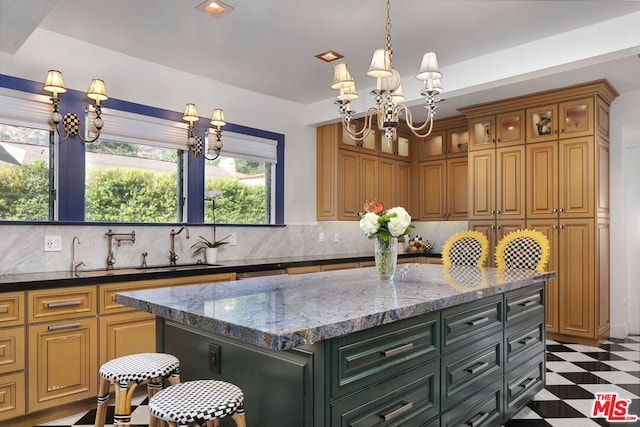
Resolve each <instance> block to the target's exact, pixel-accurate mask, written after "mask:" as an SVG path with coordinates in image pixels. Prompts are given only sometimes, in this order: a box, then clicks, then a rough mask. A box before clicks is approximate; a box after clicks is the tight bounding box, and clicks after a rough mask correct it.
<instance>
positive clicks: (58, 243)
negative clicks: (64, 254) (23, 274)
mask: <svg viewBox="0 0 640 427" xmlns="http://www.w3.org/2000/svg"><path fill="white" fill-rule="evenodd" d="M44 251H45V252H60V251H62V236H44Z"/></svg>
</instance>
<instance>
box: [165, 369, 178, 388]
mask: <svg viewBox="0 0 640 427" xmlns="http://www.w3.org/2000/svg"><path fill="white" fill-rule="evenodd" d="M167 379H168V380H169V384H171V385H176V384H179V383H180V368H178V369H176V370H175V371H173V372H171V374H169V378H167Z"/></svg>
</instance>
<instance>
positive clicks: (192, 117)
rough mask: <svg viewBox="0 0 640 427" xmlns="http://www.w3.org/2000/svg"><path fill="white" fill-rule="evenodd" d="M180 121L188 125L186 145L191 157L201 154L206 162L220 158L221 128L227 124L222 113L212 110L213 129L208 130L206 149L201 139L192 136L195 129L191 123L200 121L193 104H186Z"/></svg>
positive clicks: (217, 109) (218, 109)
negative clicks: (213, 138) (213, 139)
mask: <svg viewBox="0 0 640 427" xmlns="http://www.w3.org/2000/svg"><path fill="white" fill-rule="evenodd" d="M182 120H184V121H185V122H187V123H189V128H188V131H187V132H188V133H187V144H188V146H189V150H191V153H192V154H193V156H194V157H196V156H197V155H198V154H202V156H203V157H204V158H205V159H207V160H215V159H217V158H218V156H220V151H221V150H222V126H224V125H226V124H227V123H226V122H225V121H224V111H223V110H221V109H220V108H216V109H215V110H213V115H212V116H211V122H210V123H211V126H213V127H211V128H209V129H208V133H209V134H208V138H207V143H206V147H205V143H204V141H203V140H202V138H200V137H199V136H197V135H194V130H195V127H194V126H193V123H194V122H197V121H198V120H200V117H198V112H197V111H196V105H195V104H187V105H186V106H185V107H184V113H183V114H182ZM212 134H213V136H214V137H215V141H212Z"/></svg>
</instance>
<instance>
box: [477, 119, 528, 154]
mask: <svg viewBox="0 0 640 427" xmlns="http://www.w3.org/2000/svg"><path fill="white" fill-rule="evenodd" d="M524 123H525V111H524V110H516V111H509V112H504V113H500V114H495V115H487V116H484V117H474V118H471V119H470V120H469V151H475V150H485V149H489V148H496V147H506V146H511V145H520V144H524V141H525V132H524V130H525V127H524V126H525V125H524Z"/></svg>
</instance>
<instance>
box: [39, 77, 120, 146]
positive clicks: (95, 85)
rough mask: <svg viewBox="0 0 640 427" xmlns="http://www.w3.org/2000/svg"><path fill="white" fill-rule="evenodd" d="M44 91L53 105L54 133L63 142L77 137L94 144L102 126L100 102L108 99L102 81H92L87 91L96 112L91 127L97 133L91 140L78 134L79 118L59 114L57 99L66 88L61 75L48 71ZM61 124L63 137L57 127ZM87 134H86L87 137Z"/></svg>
mask: <svg viewBox="0 0 640 427" xmlns="http://www.w3.org/2000/svg"><path fill="white" fill-rule="evenodd" d="M44 90H46V91H47V92H51V94H52V96H51V98H50V99H51V103H52V104H53V112H52V113H51V121H52V122H53V123H54V125H55V128H56V132H57V133H58V135H59V136H60V138H62V139H63V140H65V139H67V138H69V137H70V136H75V135H78V138H80V140H81V141H82V142H84V143H85V144H86V143H90V142H94V141H95V140H96V139H98V138H99V137H100V130H101V129H102V126H104V122H103V121H102V117H100V115H101V114H102V106H101V105H100V101H106V100H107V99H109V98H108V97H107V90H106V89H105V87H104V81H103V80H99V79H93V80H92V81H91V86H89V90H88V91H87V98H89V99H93V100H94V101H95V103H94V104H93V108H94V110H95V112H96V118H95V119H94V120H93V126H94V127H95V128H96V129H97V130H98V133H97V134H96V136H95V137H93V138H92V139H85V138H84V137H83V136H82V134H80V118H79V117H78V115H77V114H76V113H71V112H68V113H66V114H65V115H64V116H63V115H62V114H60V111H59V107H60V98H59V97H58V94H59V93H65V92H66V91H67V88H65V87H64V82H63V81H62V73H61V72H60V71H58V70H49V72H48V73H47V80H46V81H45V83H44ZM60 122H62V125H63V126H64V130H65V135H64V136H63V135H62V133H60V128H59V127H58V125H59V124H60ZM88 135H89V132H87V136H88Z"/></svg>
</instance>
